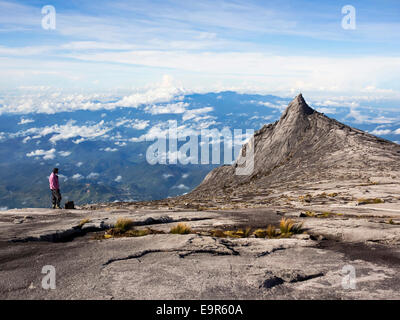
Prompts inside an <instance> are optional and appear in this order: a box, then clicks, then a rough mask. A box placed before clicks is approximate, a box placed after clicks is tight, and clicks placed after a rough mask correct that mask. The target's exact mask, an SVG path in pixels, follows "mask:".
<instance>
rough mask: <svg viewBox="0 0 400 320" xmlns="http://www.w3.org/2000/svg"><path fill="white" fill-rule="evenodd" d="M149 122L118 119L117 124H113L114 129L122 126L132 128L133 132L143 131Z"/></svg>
mask: <svg viewBox="0 0 400 320" xmlns="http://www.w3.org/2000/svg"><path fill="white" fill-rule="evenodd" d="M149 122H150V121H149V120H140V119H134V120H132V119H126V118H120V119H118V122H117V123H116V124H115V126H116V127H120V126H124V127H125V128H132V129H135V130H144V129H146V128H147V127H148V125H149Z"/></svg>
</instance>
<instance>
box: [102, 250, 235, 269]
mask: <svg viewBox="0 0 400 320" xmlns="http://www.w3.org/2000/svg"><path fill="white" fill-rule="evenodd" d="M160 252H161V253H168V252H178V255H179V257H180V258H184V257H186V256H188V255H191V254H196V253H209V254H214V255H219V256H225V255H237V254H239V253H238V252H236V251H232V252H225V251H219V250H214V249H191V250H190V249H186V250H185V249H152V250H144V251H140V252H138V253H134V254H131V255H128V256H126V257H122V258H113V259H109V260H108V261H106V262H105V263H103V264H102V266H103V267H105V266H107V265H109V264H111V263H113V262H117V261H125V260H131V259H139V258H141V257H143V256H145V255H147V254H149V253H160Z"/></svg>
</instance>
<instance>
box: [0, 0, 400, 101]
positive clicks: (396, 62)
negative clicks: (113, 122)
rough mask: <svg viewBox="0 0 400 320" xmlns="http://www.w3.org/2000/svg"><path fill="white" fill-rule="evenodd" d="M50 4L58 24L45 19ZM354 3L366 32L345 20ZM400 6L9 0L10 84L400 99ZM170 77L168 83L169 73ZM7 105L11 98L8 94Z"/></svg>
mask: <svg viewBox="0 0 400 320" xmlns="http://www.w3.org/2000/svg"><path fill="white" fill-rule="evenodd" d="M44 5H52V6H54V7H55V9H56V29H55V30H44V29H43V28H42V25H41V20H42V18H43V15H42V13H41V9H42V7H43V6H44ZM344 5H352V6H354V8H355V9H356V29H355V30H345V29H343V28H342V26H341V22H342V18H343V14H342V12H341V9H342V7H343V6H344ZM399 52H400V2H399V1H398V0H391V1H389V0H381V1H371V0H362V1H361V0H360V1H355V0H354V1H353V0H350V1H349V2H347V1H306V0H302V1H249V0H246V1H220V0H210V1H208V0H207V1H171V0H159V1H148V0H147V1H118V0H117V1H50V2H49V1H8V0H6V1H3V0H0V70H1V73H0V90H1V91H2V92H6V93H10V92H13V91H15V90H16V89H17V90H26V89H31V90H42V89H43V88H45V89H49V88H57V89H63V90H71V91H74V92H76V91H82V92H103V91H105V90H107V91H110V90H111V91H113V90H114V91H118V90H122V91H124V90H125V91H129V90H132V89H134V88H139V87H141V88H143V87H146V86H148V85H149V84H155V83H156V84H157V83H164V85H165V79H169V80H168V81H170V82H171V83H173V85H174V86H176V87H184V88H185V89H186V90H192V91H202V92H204V91H217V90H228V89H229V90H236V91H244V92H260V93H272V94H279V95H281V96H291V95H294V94H296V93H297V92H299V91H302V92H303V93H305V94H306V95H308V96H312V97H314V98H317V97H320V98H323V99H330V98H332V97H342V98H343V99H345V98H346V99H350V100H351V99H356V100H367V101H370V100H371V99H372V100H373V99H379V100H380V101H383V100H387V101H390V103H389V105H393V106H394V104H396V103H397V102H399V101H400V56H399ZM162 79H163V80H162ZM0 102H1V101H0Z"/></svg>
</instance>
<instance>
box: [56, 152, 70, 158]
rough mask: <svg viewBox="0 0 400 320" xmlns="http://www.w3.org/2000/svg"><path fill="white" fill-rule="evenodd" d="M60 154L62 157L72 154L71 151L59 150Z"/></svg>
mask: <svg viewBox="0 0 400 320" xmlns="http://www.w3.org/2000/svg"><path fill="white" fill-rule="evenodd" d="M58 153H59V155H60V156H62V157H68V156H69V155H71V153H72V152H71V151H59V152H58Z"/></svg>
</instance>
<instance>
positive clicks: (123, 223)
mask: <svg viewBox="0 0 400 320" xmlns="http://www.w3.org/2000/svg"><path fill="white" fill-rule="evenodd" d="M132 226H133V221H132V220H131V219H126V218H119V219H118V220H117V222H116V223H115V226H114V228H115V229H118V230H120V231H121V232H122V233H125V232H127V231H128V230H129V229H131V228H132Z"/></svg>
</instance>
